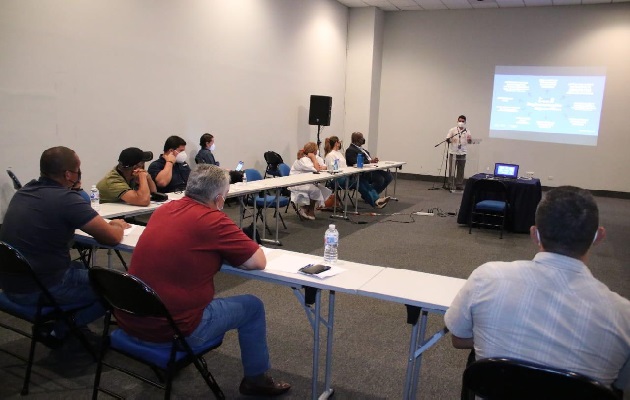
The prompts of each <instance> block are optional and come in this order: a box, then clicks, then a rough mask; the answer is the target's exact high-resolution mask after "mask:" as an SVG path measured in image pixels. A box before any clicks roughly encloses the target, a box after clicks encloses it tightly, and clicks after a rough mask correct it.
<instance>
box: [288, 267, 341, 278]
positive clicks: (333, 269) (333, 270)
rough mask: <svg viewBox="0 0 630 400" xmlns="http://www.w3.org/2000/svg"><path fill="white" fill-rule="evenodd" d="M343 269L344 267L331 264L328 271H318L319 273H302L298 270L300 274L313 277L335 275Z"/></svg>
mask: <svg viewBox="0 0 630 400" xmlns="http://www.w3.org/2000/svg"><path fill="white" fill-rule="evenodd" d="M344 271H345V268H341V267H336V266H334V265H332V266H331V267H330V269H329V270H328V271H324V272H320V273H319V274H314V275H312V274H303V273H302V272H298V273H299V274H300V275H306V276H312V277H313V278H320V279H324V278H328V277H329V276H335V275H337V274H340V273H342V272H344Z"/></svg>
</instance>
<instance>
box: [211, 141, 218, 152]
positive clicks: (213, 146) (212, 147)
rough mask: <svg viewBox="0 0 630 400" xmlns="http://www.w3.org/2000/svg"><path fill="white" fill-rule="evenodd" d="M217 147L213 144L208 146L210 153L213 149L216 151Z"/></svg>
mask: <svg viewBox="0 0 630 400" xmlns="http://www.w3.org/2000/svg"><path fill="white" fill-rule="evenodd" d="M216 148H217V147H216V146H215V145H214V143H212V146H210V151H214V149H216Z"/></svg>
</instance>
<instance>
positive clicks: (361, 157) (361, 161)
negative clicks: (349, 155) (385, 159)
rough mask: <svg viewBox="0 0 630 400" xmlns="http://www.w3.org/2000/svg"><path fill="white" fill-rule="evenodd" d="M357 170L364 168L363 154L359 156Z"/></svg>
mask: <svg viewBox="0 0 630 400" xmlns="http://www.w3.org/2000/svg"><path fill="white" fill-rule="evenodd" d="M357 168H363V154H357Z"/></svg>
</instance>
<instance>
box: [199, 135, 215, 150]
mask: <svg viewBox="0 0 630 400" xmlns="http://www.w3.org/2000/svg"><path fill="white" fill-rule="evenodd" d="M213 138H214V136H212V135H211V134H209V133H204V134H203V135H201V137H200V138H199V146H201V147H202V148H203V147H206V143H208V142H212V139H213Z"/></svg>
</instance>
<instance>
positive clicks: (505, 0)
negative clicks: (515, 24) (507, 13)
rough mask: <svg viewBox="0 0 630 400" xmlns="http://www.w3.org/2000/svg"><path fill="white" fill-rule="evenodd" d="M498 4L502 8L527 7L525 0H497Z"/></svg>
mask: <svg viewBox="0 0 630 400" xmlns="http://www.w3.org/2000/svg"><path fill="white" fill-rule="evenodd" d="M497 4H498V5H499V7H501V8H507V7H525V2H524V1H523V0H497Z"/></svg>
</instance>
